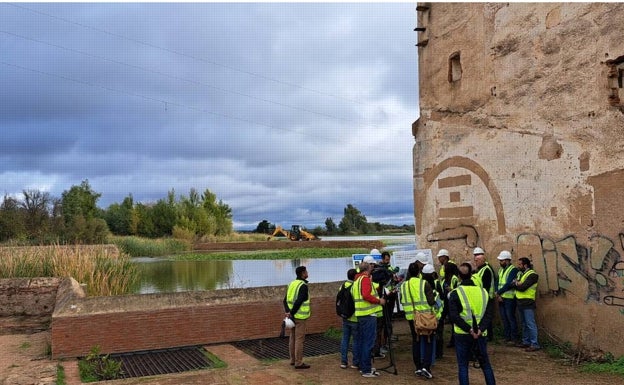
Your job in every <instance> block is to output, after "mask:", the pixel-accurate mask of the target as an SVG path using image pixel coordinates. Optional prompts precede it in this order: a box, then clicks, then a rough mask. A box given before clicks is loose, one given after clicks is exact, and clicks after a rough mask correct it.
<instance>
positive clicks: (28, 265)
mask: <svg viewBox="0 0 624 385" xmlns="http://www.w3.org/2000/svg"><path fill="white" fill-rule="evenodd" d="M138 275H139V273H138V270H137V266H136V264H134V263H132V262H131V261H130V257H129V256H128V255H127V254H125V253H119V251H118V250H117V248H116V247H114V246H111V245H94V246H77V245H75V246H60V245H53V246H34V247H5V248H0V278H34V277H61V278H65V277H72V278H74V279H75V280H76V281H78V282H80V283H82V284H86V291H87V295H90V296H108V295H120V294H126V293H128V292H130V289H131V287H132V285H133V284H134V283H135V282H136V281H137V280H138V278H139V276H138Z"/></svg>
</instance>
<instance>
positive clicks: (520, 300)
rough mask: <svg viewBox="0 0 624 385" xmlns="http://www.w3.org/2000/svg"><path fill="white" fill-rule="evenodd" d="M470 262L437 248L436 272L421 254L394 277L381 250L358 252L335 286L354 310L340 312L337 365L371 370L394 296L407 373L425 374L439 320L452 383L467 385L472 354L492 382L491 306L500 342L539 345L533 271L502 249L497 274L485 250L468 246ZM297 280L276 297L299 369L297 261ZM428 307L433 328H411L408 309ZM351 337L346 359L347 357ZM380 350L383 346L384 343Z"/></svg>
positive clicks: (388, 333)
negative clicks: (408, 352)
mask: <svg viewBox="0 0 624 385" xmlns="http://www.w3.org/2000/svg"><path fill="white" fill-rule="evenodd" d="M473 256H474V261H473V264H474V267H473V264H471V263H469V262H464V263H461V264H460V265H459V266H458V265H457V264H456V263H454V262H453V261H452V260H451V258H450V255H449V252H448V251H447V250H445V249H441V250H439V252H438V254H437V259H438V262H439V263H440V269H439V271H438V272H436V271H435V268H434V267H433V265H432V264H430V263H428V262H429V261H428V260H427V257H426V255H425V254H424V253H418V254H417V255H416V260H415V261H414V262H413V263H411V264H410V265H409V266H408V269H407V274H406V276H405V277H401V276H399V275H398V274H397V272H398V268H396V267H393V266H391V265H390V258H391V256H390V253H388V252H384V253H382V259H381V261H376V260H375V259H374V258H373V257H372V256H366V257H365V258H364V259H363V260H362V262H360V264H359V265H358V269H349V271H348V272H347V280H346V281H345V282H344V283H343V286H344V287H346V288H349V289H350V292H351V295H352V297H353V301H354V304H355V312H354V313H353V315H352V316H351V317H348V318H344V319H343V324H342V341H341V352H340V359H341V363H340V367H341V368H343V369H347V368H357V369H359V371H360V373H361V375H362V376H363V377H366V378H374V377H377V376H379V372H378V371H377V370H376V369H375V368H374V367H373V366H372V362H373V359H374V358H378V357H380V358H382V357H383V351H384V346H385V345H386V344H388V343H389V340H390V339H391V338H392V337H393V335H392V322H391V320H392V316H393V312H394V310H395V306H396V303H397V301H398V302H400V304H401V307H402V310H403V312H404V313H405V319H406V320H407V321H408V324H409V328H410V332H411V337H412V359H413V362H414V366H415V368H416V369H415V374H416V375H418V376H421V377H424V378H433V374H432V365H433V364H434V362H435V359H439V358H442V357H443V346H444V344H443V334H444V333H443V332H444V327H445V322H447V321H448V322H449V323H450V324H451V331H452V332H451V339H450V341H449V343H448V345H446V346H447V347H454V348H455V355H456V358H457V365H458V377H459V383H460V385H467V384H468V365H469V362H470V361H471V360H475V359H476V360H478V362H479V366H480V368H481V370H482V371H483V374H484V377H485V382H486V384H487V385H494V384H495V383H496V380H495V378H494V372H493V369H492V366H491V364H490V360H489V357H488V353H487V341H488V340H490V341H491V340H492V338H493V330H492V323H493V322H492V321H493V318H494V309H495V307H496V305H498V308H499V312H500V318H501V321H502V324H503V334H504V338H505V343H506V344H509V345H515V346H518V347H521V348H523V349H524V350H525V351H527V352H534V351H537V350H539V349H540V346H539V343H538V340H537V325H536V322H535V308H536V306H535V298H536V293H537V283H538V279H539V277H538V275H537V273H536V272H535V271H534V270H533V267H532V264H531V261H530V260H529V259H528V258H524V257H523V258H519V259H518V262H517V266H514V265H513V263H512V255H511V253H510V252H509V251H507V250H503V251H501V252H500V253H499V255H498V257H497V260H498V262H499V264H500V268H499V269H498V273H495V271H494V269H493V268H492V267H491V266H490V264H489V263H488V262H487V260H486V258H485V251H484V250H483V249H482V248H480V247H477V248H475V249H474V250H473ZM295 272H296V274H297V278H296V279H295V280H294V281H292V282H291V283H290V284H289V285H288V289H287V292H286V296H285V297H284V309H285V311H286V316H287V317H289V318H291V319H292V320H293V321H294V323H295V327H294V329H293V331H292V332H291V334H290V341H289V348H290V363H291V365H293V366H294V367H295V369H307V368H309V367H310V366H309V365H307V364H305V363H304V362H303V341H304V339H305V333H306V320H307V319H308V317H309V316H310V295H309V292H308V288H307V278H308V273H307V270H306V268H305V267H304V266H300V267H298V268H297V269H296V271H295ZM424 312H430V313H434V314H435V316H436V318H437V320H438V324H437V329H436V330H422V329H419V328H418V327H417V325H416V323H415V319H414V317H415V313H424ZM516 312H517V313H519V315H520V321H521V324H522V329H521V330H522V331H521V333H519V332H518V322H517V318H516ZM351 340H352V341H353V343H352V346H351V351H352V360H351V363H349V361H348V351H349V345H350V342H351ZM386 349H387V348H386Z"/></svg>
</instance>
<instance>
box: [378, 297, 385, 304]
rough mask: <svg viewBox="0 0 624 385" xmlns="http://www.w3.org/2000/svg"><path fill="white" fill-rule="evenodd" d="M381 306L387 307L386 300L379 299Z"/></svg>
mask: <svg viewBox="0 0 624 385" xmlns="http://www.w3.org/2000/svg"><path fill="white" fill-rule="evenodd" d="M379 304H380V305H381V306H383V305H385V304H386V299H385V298H379Z"/></svg>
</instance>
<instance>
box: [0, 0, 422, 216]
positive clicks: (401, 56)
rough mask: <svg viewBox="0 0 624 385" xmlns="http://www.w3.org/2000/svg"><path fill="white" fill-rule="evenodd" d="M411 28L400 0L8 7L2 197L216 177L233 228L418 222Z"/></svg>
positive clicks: (4, 7)
mask: <svg viewBox="0 0 624 385" xmlns="http://www.w3.org/2000/svg"><path fill="white" fill-rule="evenodd" d="M414 22H415V11H414V5H413V4H395V3H379V4H374V3H363V4H357V3H341V4H332V3H318V4H315V3H294V4H286V3H257V4H255V3H41V4H35V3H15V4H11V3H0V47H2V50H1V53H0V132H1V133H2V134H1V135H2V139H1V141H0V150H1V151H2V152H1V154H0V159H1V160H2V163H1V164H2V166H0V182H2V184H3V188H4V189H5V190H4V192H5V193H8V194H12V195H16V194H19V192H20V191H21V190H23V189H25V188H40V189H43V190H45V191H50V192H51V193H52V194H53V195H55V196H60V194H61V193H62V191H63V190H66V189H68V188H70V187H71V186H72V185H77V184H79V183H80V182H81V181H82V180H85V179H88V180H89V182H90V184H91V186H92V187H93V189H94V190H95V191H98V192H100V193H101V194H102V197H101V199H100V202H99V203H100V205H101V206H102V207H107V206H108V205H109V204H111V203H114V202H120V201H121V200H122V199H123V198H124V197H125V196H127V195H128V194H132V195H133V197H134V199H135V200H136V201H146V202H147V201H155V200H157V199H160V198H163V197H165V196H166V194H167V191H169V190H171V189H175V191H176V193H178V194H188V192H189V190H190V189H191V188H196V189H197V190H200V191H203V190H204V189H206V188H208V189H210V190H211V191H213V192H215V193H216V194H217V196H218V197H219V198H220V199H223V201H224V202H226V203H227V204H229V205H230V206H231V207H232V209H233V213H234V219H235V226H237V227H239V228H243V227H245V228H249V227H252V228H253V227H255V225H256V224H257V223H258V222H259V221H261V220H263V219H267V220H269V221H271V222H274V223H281V224H283V225H285V226H289V225H290V224H292V223H301V224H304V225H306V226H315V225H323V224H324V221H325V219H326V218H327V217H333V218H334V220H335V221H336V222H338V221H339V220H340V219H341V217H342V214H343V213H342V210H343V208H344V207H345V206H346V205H347V204H349V203H350V204H354V205H355V206H356V207H358V208H359V209H360V210H361V211H362V212H363V213H364V214H365V215H366V216H367V218H368V219H369V221H378V222H382V223H399V224H402V223H405V222H410V218H413V206H412V186H411V183H412V180H411V178H412V171H411V151H412V145H413V138H412V136H411V123H412V122H413V121H414V120H415V119H416V118H417V117H418V116H417V114H418V106H417V95H418V90H417V80H416V72H417V71H416V68H417V67H416V65H417V63H416V60H417V59H416V49H415V47H414V40H415V35H414V33H413V31H412V30H413V23H414ZM406 218H407V219H406ZM411 220H413V219H411Z"/></svg>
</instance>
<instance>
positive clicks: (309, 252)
mask: <svg viewBox="0 0 624 385" xmlns="http://www.w3.org/2000/svg"><path fill="white" fill-rule="evenodd" d="M369 251H370V250H368V249H363V248H348V249H336V248H320V247H319V248H309V249H306V248H297V249H286V250H257V251H231V252H211V253H194V252H191V253H185V254H177V255H174V256H172V257H171V259H173V260H178V261H204V260H233V259H237V260H238V259H310V258H337V257H341V256H342V257H351V254H365V253H368V252H369Z"/></svg>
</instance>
